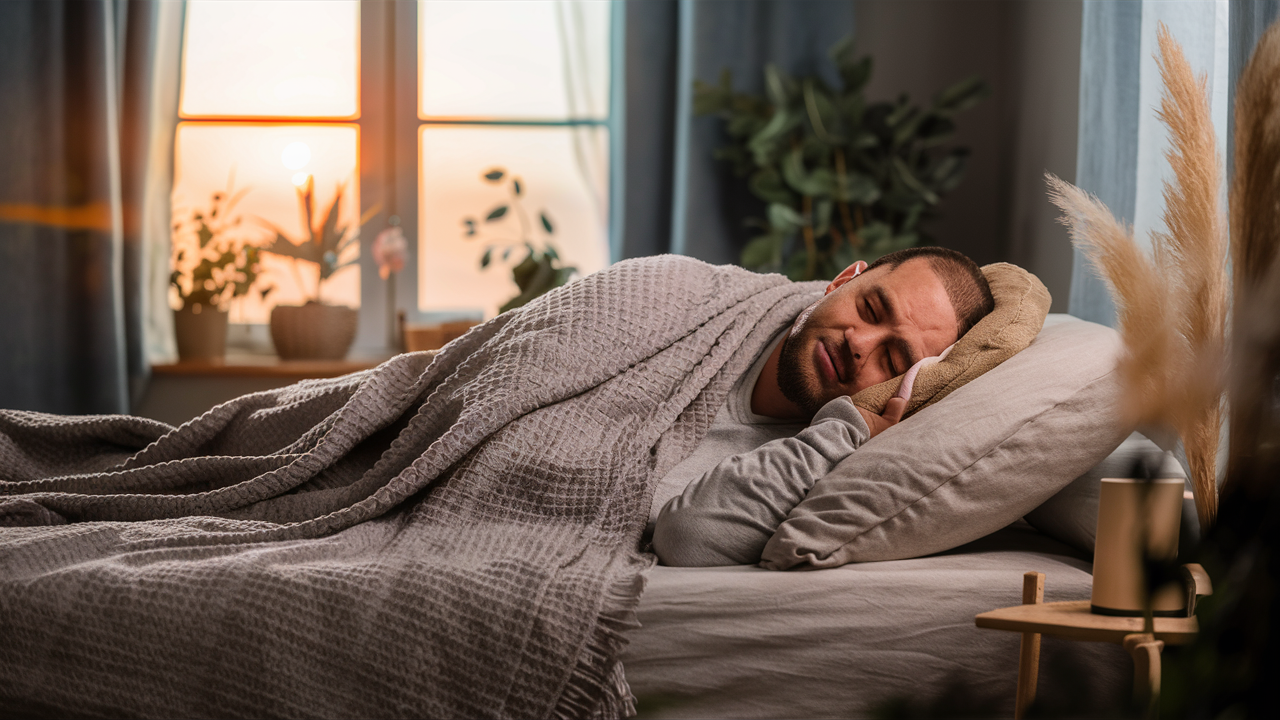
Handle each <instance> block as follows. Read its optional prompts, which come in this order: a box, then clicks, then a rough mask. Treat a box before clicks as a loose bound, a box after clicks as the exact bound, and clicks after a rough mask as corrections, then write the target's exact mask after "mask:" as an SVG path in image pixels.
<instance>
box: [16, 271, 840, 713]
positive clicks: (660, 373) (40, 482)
mask: <svg viewBox="0 0 1280 720" xmlns="http://www.w3.org/2000/svg"><path fill="white" fill-rule="evenodd" d="M817 287H818V286H816V285H814V284H807V285H796V284H792V283H789V282H787V281H786V280H784V279H783V278H781V277H779V276H776V275H774V276H762V275H755V274H752V273H748V272H746V271H743V270H740V269H737V268H732V267H712V266H710V265H706V264H703V263H700V262H697V261H694V260H689V259H686V258H679V257H674V256H663V257H657V258H646V259H643V260H636V261H627V262H622V263H619V264H617V265H614V266H613V267H611V268H610V269H608V270H606V271H603V272H601V273H597V274H595V275H592V276H590V277H587V278H585V279H583V280H581V281H579V282H576V283H573V284H571V285H569V286H566V287H563V288H560V289H558V290H556V291H554V292H552V293H549V294H548V295H546V296H544V297H543V298H541V299H539V300H537V301H535V302H534V303H532V304H530V305H529V306H527V307H525V308H523V309H521V310H518V311H513V312H510V313H506V314H504V315H502V316H499V317H498V318H497V319H495V320H492V321H490V322H488V323H486V324H484V325H482V326H479V327H477V328H475V329H474V330H473V331H472V332H470V333H469V334H467V335H466V336H464V337H462V338H460V339H459V340H457V341H455V342H453V343H451V344H450V345H449V346H448V347H446V348H445V349H444V350H443V351H442V352H441V353H440V354H439V355H438V356H436V357H435V358H434V360H432V359H431V357H430V356H428V355H427V354H423V353H417V354H406V355H401V356H399V357H396V358H394V359H392V360H390V361H388V362H386V363H384V364H382V365H381V366H379V367H377V368H375V369H373V370H369V371H366V372H362V373H356V374H354V375H349V376H346V377H342V378H337V379H333V380H319V381H306V382H301V383H298V384H296V385H293V386H291V387H288V388H284V389H281V390H275V391H269V392H263V393H255V394H252V395H246V396H244V397H241V398H238V399H236V400H233V401H231V402H228V403H226V404H224V405H220V406H218V407H216V408H214V409H212V410H210V411H209V412H208V413H206V414H205V415H203V416H202V417H200V418H198V419H196V420H193V421H191V422H189V423H187V424H185V425H183V426H182V427H180V428H177V429H174V428H171V427H169V426H167V425H164V424H161V423H157V422H152V421H148V420H143V419H140V418H134V417H126V416H100V417H59V416H52V415H43V414H36V413H26V412H17V411H0V525H2V526H4V527H0V715H14V714H18V715H30V714H35V715H64V716H65V715H72V716H135V717H175V716H177V717H515V718H535V717H588V716H612V715H623V714H627V713H628V712H629V702H630V699H629V693H628V691H627V687H626V683H625V680H624V678H623V675H622V668H621V666H620V665H619V664H618V660H617V658H618V656H619V653H620V650H621V647H622V645H623V643H624V642H625V639H624V637H623V633H624V631H625V630H626V629H627V628H628V627H631V626H632V625H633V624H634V618H633V610H634V608H635V605H636V602H637V600H638V598H639V595H640V592H641V590H642V589H643V576H642V574H641V573H642V571H643V570H644V569H646V568H647V567H648V566H649V564H650V563H651V562H652V557H651V556H650V555H647V554H645V553H642V552H640V549H639V547H638V545H639V540H640V536H641V533H642V531H643V528H644V525H645V520H646V515H647V511H648V503H649V498H650V496H651V494H652V492H653V487H654V484H655V483H656V480H657V478H659V477H661V476H662V474H663V473H664V472H665V471H666V470H667V469H669V468H670V467H671V466H672V465H674V464H675V463H676V462H678V461H679V460H680V459H681V458H683V457H684V456H685V455H686V454H687V453H688V452H690V451H691V450H692V448H693V447H694V446H695V445H696V443H697V442H698V441H699V439H700V438H701V437H702V436H703V435H704V433H705V432H706V430H707V428H708V427H709V425H710V423H711V420H712V417H713V415H714V414H715V412H716V410H717V409H718V408H719V406H720V405H721V404H722V402H723V400H724V397H725V395H726V393H727V392H728V389H729V387H730V385H731V382H732V380H733V379H734V378H736V377H737V376H738V375H740V374H741V373H742V372H744V371H745V370H746V368H747V367H748V366H749V363H750V362H751V360H752V359H753V358H754V357H755V356H756V354H757V353H758V352H760V350H761V349H762V348H763V347H764V346H765V343H767V341H768V340H769V338H770V336H771V335H772V334H773V333H775V332H776V331H777V330H778V329H779V328H781V327H783V326H784V325H785V324H786V323H787V322H789V321H790V320H791V319H792V318H794V317H795V316H796V315H797V314H798V313H799V311H800V310H801V309H802V308H803V306H804V305H805V304H807V303H808V302H811V301H812V300H813V299H814V298H815V296H816V294H815V290H816V289H817Z"/></svg>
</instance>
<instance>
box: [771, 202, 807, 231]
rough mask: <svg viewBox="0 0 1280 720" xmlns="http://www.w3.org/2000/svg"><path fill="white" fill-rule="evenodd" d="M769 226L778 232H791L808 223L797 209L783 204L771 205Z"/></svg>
mask: <svg viewBox="0 0 1280 720" xmlns="http://www.w3.org/2000/svg"><path fill="white" fill-rule="evenodd" d="M769 224H770V225H772V226H773V227H774V228H776V229H778V230H783V231H788V232H789V231H791V230H794V229H796V228H800V227H804V226H805V225H807V224H808V223H807V222H806V220H805V218H804V217H803V216H802V215H800V213H798V212H796V211H795V209H793V208H791V207H789V206H787V205H783V204H782V203H769Z"/></svg>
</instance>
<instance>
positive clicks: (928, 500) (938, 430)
mask: <svg viewBox="0 0 1280 720" xmlns="http://www.w3.org/2000/svg"><path fill="white" fill-rule="evenodd" d="M1120 352H1121V342H1120V338H1119V336H1118V335H1117V334H1116V332H1115V331H1114V330H1112V329H1110V328H1107V327H1103V326H1101V325H1095V324H1093V323H1088V322H1085V321H1083V320H1077V319H1075V318H1071V317H1069V316H1050V321H1049V322H1046V323H1045V325H1044V329H1043V330H1041V331H1040V333H1039V334H1038V335H1037V336H1036V338H1035V340H1034V342H1032V343H1031V345H1030V346H1029V347H1028V348H1027V349H1026V350H1024V351H1022V352H1020V353H1018V354H1016V355H1014V356H1013V357H1011V358H1009V359H1008V360H1007V361H1005V362H1004V363H1003V364H1001V365H1000V366H999V367H996V368H994V369H993V370H991V371H990V372H988V373H986V374H985V375H982V376H981V377H978V378H976V379H974V380H972V381H971V382H969V383H968V384H967V385H965V386H964V387H961V388H959V389H956V390H955V391H954V392H951V393H950V394H949V395H948V397H947V400H946V402H942V403H936V404H933V405H931V406H929V407H927V408H925V409H924V410H922V411H920V412H919V413H918V414H917V415H916V416H914V417H912V418H910V419H909V420H905V421H903V422H901V423H899V424H898V425H896V426H894V427H891V428H889V429H888V430H886V431H885V432H883V433H881V434H880V435H878V436H877V437H875V438H873V439H872V440H871V441H869V442H867V443H866V444H865V445H863V446H862V447H861V448H860V449H859V450H858V451H857V452H855V453H853V454H852V455H850V456H849V457H848V458H846V459H845V460H844V461H842V462H841V463H840V464H839V465H837V466H836V468H835V470H833V471H832V472H831V473H830V474H828V475H827V476H826V477H824V478H822V479H821V480H819V481H818V482H817V484H816V485H814V487H813V490H812V491H811V492H810V493H809V496H808V497H806V498H805V500H804V501H803V502H801V503H800V504H799V505H797V506H796V507H795V508H794V509H793V510H792V511H791V513H790V515H789V516H788V517H787V519H786V520H785V521H784V522H783V523H782V525H781V527H779V528H778V530H777V532H776V533H775V534H774V536H773V537H772V538H771V539H770V540H769V543H768V545H766V546H765V550H764V555H763V559H762V560H761V564H762V565H764V566H765V567H768V568H773V569H779V570H781V569H786V568H791V567H796V566H800V565H808V566H812V567H834V566H837V565H843V564H845V563H848V562H862V561H868V560H896V559H902V558H910V557H919V556H921V555H929V554H932V553H937V552H941V551H944V550H948V549H950V548H953V547H956V546H958V545H962V544H964V543H967V542H970V541H973V540H976V539H978V538H980V537H983V536H984V535H987V534H989V533H991V532H994V531H996V530H999V529H1000V528H1002V527H1004V526H1006V525H1008V524H1010V523H1012V522H1013V521H1015V520H1017V519H1018V518H1020V517H1022V516H1023V515H1026V514H1027V513H1028V512H1030V511H1031V510H1033V509H1034V508H1036V507H1038V506H1039V505H1040V504H1041V503H1043V502H1044V501H1045V500H1047V499H1048V498H1050V497H1051V496H1053V495H1054V494H1055V493H1057V492H1058V491H1059V490H1061V489H1062V488H1063V487H1064V486H1066V485H1067V484H1068V483H1070V482H1071V481H1072V480H1074V479H1075V478H1077V477H1079V476H1080V475H1082V474H1083V473H1084V472H1085V471H1087V470H1089V469H1090V468H1092V467H1093V466H1094V465H1096V464H1098V462H1100V461H1101V460H1102V459H1103V458H1105V457H1107V455H1109V454H1110V453H1111V451H1112V450H1114V449H1115V448H1116V447H1117V446H1118V445H1119V444H1120V442H1121V441H1122V440H1124V438H1125V437H1126V436H1128V435H1129V432H1130V431H1131V430H1132V428H1129V427H1124V426H1123V425H1122V423H1121V422H1120V421H1119V419H1118V417H1117V412H1116V408H1115V400H1116V397H1117V392H1118V389H1119V382H1118V379H1117V377H1116V373H1115V365H1116V360H1117V358H1118V357H1119V354H1120Z"/></svg>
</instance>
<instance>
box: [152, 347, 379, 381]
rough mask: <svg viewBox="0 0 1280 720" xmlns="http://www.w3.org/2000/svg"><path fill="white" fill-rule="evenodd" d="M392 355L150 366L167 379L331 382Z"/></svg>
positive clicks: (236, 357)
mask: <svg viewBox="0 0 1280 720" xmlns="http://www.w3.org/2000/svg"><path fill="white" fill-rule="evenodd" d="M390 357H392V356H391V354H389V353H387V354H384V355H379V356H359V355H357V356H355V357H351V358H348V359H345V360H281V359H280V358H278V357H276V356H275V355H268V354H264V353H249V352H243V351H236V350H228V352H227V355H226V357H225V358H223V359H222V360H215V361H210V362H177V363H170V364H165V365H152V366H151V372H152V374H154V375H166V376H170V377H174V376H181V377H256V378H281V379H293V380H303V379H307V378H331V377H338V376H339V375H346V374H348V373H353V372H359V371H360V370H368V369H369V368H372V367H376V366H378V365H380V364H381V363H382V362H384V361H386V360H387V359H389V358H390Z"/></svg>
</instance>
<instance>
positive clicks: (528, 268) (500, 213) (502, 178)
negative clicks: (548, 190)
mask: <svg viewBox="0 0 1280 720" xmlns="http://www.w3.org/2000/svg"><path fill="white" fill-rule="evenodd" d="M482 177H483V178H484V180H485V182H487V183H490V184H492V185H506V187H507V190H508V192H509V193H510V196H509V198H508V199H506V200H503V201H502V202H500V203H499V204H497V205H495V206H494V207H493V208H492V209H491V210H489V212H488V214H487V215H485V217H484V220H483V221H477V220H476V219H475V217H472V216H468V217H464V218H463V219H462V226H463V228H465V233H464V234H463V237H464V238H465V239H467V240H475V239H478V238H479V237H480V229H481V227H482V223H483V225H486V226H487V225H490V224H491V223H496V222H499V221H501V220H502V219H503V218H506V217H508V215H514V216H515V217H516V219H517V222H518V224H519V229H520V233H519V237H518V238H516V239H514V240H507V241H503V242H500V243H499V244H492V243H491V244H489V245H486V246H485V249H484V253H483V254H481V256H480V267H481V268H487V267H489V266H490V265H491V264H493V260H494V253H495V251H500V252H499V253H498V254H499V257H501V259H502V261H503V262H506V261H507V260H508V259H509V258H510V257H511V253H512V251H513V250H515V249H516V248H519V247H520V246H522V245H523V246H524V248H525V256H524V258H523V259H522V260H521V261H520V262H518V263H516V264H515V265H513V266H512V267H511V278H512V280H514V281H515V283H516V287H517V288H519V289H520V292H519V293H518V294H517V295H516V296H515V297H513V298H511V299H510V300H508V301H506V302H505V303H503V305H502V307H500V308H498V312H506V311H508V310H510V309H512V308H518V307H520V306H521V305H524V304H525V303H527V302H529V301H530V300H532V299H534V298H536V297H538V296H539V295H542V294H543V293H546V292H548V291H550V290H552V289H554V288H558V287H560V286H561V285H564V284H565V283H567V282H569V280H570V278H572V277H573V275H574V273H576V272H578V268H576V267H573V266H571V265H562V264H561V263H562V262H563V261H562V260H561V259H560V254H559V253H558V252H556V249H555V246H554V245H552V244H551V237H552V236H553V235H555V225H554V224H552V222H551V218H550V217H548V215H547V211H546V210H539V211H538V227H539V228H541V230H542V232H543V233H544V234H545V235H546V237H547V239H546V241H544V242H543V243H542V249H541V250H539V249H538V248H537V247H536V246H535V245H534V241H533V235H534V233H535V228H534V225H533V223H532V221H531V220H530V217H529V214H528V213H527V212H526V211H525V209H524V199H525V192H524V191H525V186H524V183H523V182H522V181H521V180H520V178H518V177H514V176H511V175H510V174H509V173H507V171H506V170H504V169H502V168H493V169H491V170H489V171H488V172H486V173H485V174H484V175H483V176H482Z"/></svg>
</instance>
